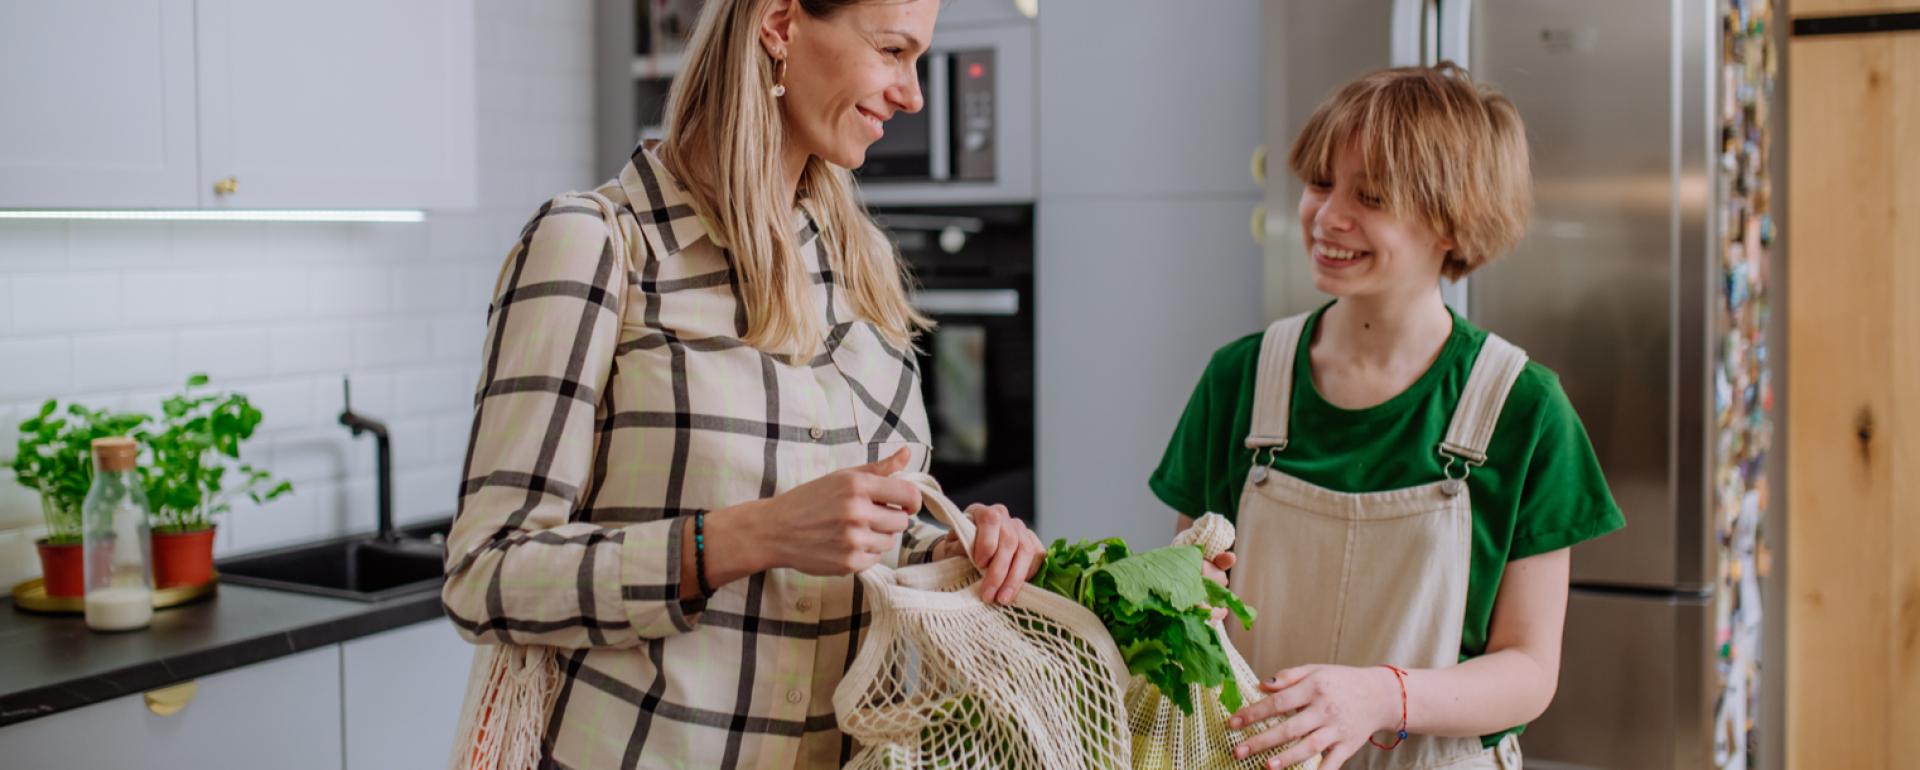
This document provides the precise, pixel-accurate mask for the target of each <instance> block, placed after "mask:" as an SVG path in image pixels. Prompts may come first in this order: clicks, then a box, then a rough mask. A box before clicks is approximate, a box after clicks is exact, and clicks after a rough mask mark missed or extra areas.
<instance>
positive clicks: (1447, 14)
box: [1438, 0, 1473, 69]
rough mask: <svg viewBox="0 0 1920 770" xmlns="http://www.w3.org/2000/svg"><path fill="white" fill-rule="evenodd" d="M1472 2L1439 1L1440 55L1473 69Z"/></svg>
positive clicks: (1471, 0)
mask: <svg viewBox="0 0 1920 770" xmlns="http://www.w3.org/2000/svg"><path fill="white" fill-rule="evenodd" d="M1472 36H1473V0H1440V55H1439V57H1438V59H1451V60H1453V63H1454V64H1458V65H1460V66H1461V67H1462V68H1463V69H1472V68H1473V57H1472V53H1473V50H1472Z"/></svg>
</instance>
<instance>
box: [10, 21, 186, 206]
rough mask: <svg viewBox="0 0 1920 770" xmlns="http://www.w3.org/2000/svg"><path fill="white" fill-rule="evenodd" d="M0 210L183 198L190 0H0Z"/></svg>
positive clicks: (164, 202) (169, 202)
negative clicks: (79, 0) (73, 0)
mask: <svg viewBox="0 0 1920 770" xmlns="http://www.w3.org/2000/svg"><path fill="white" fill-rule="evenodd" d="M0 105H3V106H0V208H14V209H19V208H72V207H88V208H110V207H112V208H120V207H125V208H192V207H193V206H194V205H195V203H196V201H197V193H196V188H198V187H199V184H198V182H197V175H198V173H199V170H198V167H197V165H196V163H195V158H194V132H193V123H194V101H193V0H90V1H89V2H85V3H68V2H59V3H46V2H4V3H0Z"/></svg>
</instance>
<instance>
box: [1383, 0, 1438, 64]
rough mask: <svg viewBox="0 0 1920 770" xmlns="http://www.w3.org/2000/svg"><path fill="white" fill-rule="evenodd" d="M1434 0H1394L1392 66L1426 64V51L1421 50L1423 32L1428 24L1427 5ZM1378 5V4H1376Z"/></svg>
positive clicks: (1390, 52) (1390, 60) (1390, 61)
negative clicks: (1426, 17)
mask: <svg viewBox="0 0 1920 770" xmlns="http://www.w3.org/2000/svg"><path fill="white" fill-rule="evenodd" d="M1433 1H1434V0H1393V24H1392V35H1393V48H1392V49H1391V50H1389V51H1388V56H1389V62H1388V64H1389V65H1390V66H1394V67H1412V66H1415V65H1420V64H1425V63H1426V57H1425V56H1423V55H1422V54H1424V53H1425V52H1424V51H1422V50H1420V49H1421V48H1422V47H1423V46H1422V45H1421V42H1422V38H1424V37H1426V36H1425V35H1423V34H1421V33H1422V32H1424V31H1425V30H1424V27H1425V26H1426V25H1425V24H1424V23H1423V22H1424V21H1425V18H1424V17H1425V16H1426V15H1427V14H1426V6H1427V5H1429V4H1431V3H1432V2H1433ZM1376 7H1377V6H1376ZM1376 18H1377V17H1376Z"/></svg>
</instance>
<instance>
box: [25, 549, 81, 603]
mask: <svg viewBox="0 0 1920 770" xmlns="http://www.w3.org/2000/svg"><path fill="white" fill-rule="evenodd" d="M33 547H34V548H36V549H39V551H40V575H41V578H42V579H43V580H44V581H45V582H46V586H47V596H50V597H54V598H63V597H69V596H84V595H86V593H87V570H86V559H85V558H84V557H83V556H82V555H81V551H80V544H79V543H71V544H68V545H54V544H52V543H49V542H47V539H46V538H44V537H43V538H40V539H39V540H35V541H33Z"/></svg>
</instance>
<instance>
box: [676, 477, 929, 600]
mask: <svg viewBox="0 0 1920 770" xmlns="http://www.w3.org/2000/svg"><path fill="white" fill-rule="evenodd" d="M908 458H909V454H908V451H907V450H906V449H904V448H903V449H901V450H900V451H898V452H895V453H894V454H893V456H892V457H888V458H886V459H884V460H880V461H879V462H872V463H868V464H866V465H860V466H856V467H853V468H847V469H845V470H839V471H834V472H833V473H829V474H827V475H825V476H821V477H820V478H817V479H814V480H813V481H809V482H807V483H805V484H802V485H800V486H798V487H794V488H793V489H790V490H787V491H786V492H783V493H781V494H779V495H775V496H773V497H770V498H767V499H765V500H757V501H754V502H752V503H748V504H746V505H742V506H735V507H733V508H727V509H722V510H720V511H715V512H713V513H711V514H708V516H707V519H708V524H707V529H708V534H707V543H708V545H707V549H708V551H709V552H710V555H715V556H717V555H719V554H720V553H723V552H725V551H727V550H729V547H730V546H733V547H737V548H739V549H740V550H743V551H747V552H751V553H757V554H758V555H759V557H760V558H758V559H756V560H755V564H754V566H756V567H758V568H759V569H753V570H749V571H748V574H751V573H752V572H759V571H764V570H767V569H772V568H775V567H787V568H791V569H796V570H799V571H801V572H804V573H807V574H809V575H825V576H837V575H851V574H853V573H856V572H859V571H861V570H864V569H866V568H868V567H871V566H873V565H874V563H876V562H878V561H880V558H881V557H882V556H884V555H885V554H886V553H887V552H888V551H891V550H893V549H894V547H896V546H897V545H898V544H899V540H900V533H901V532H905V531H906V530H907V525H909V524H911V523H912V522H913V512H915V511H919V510H920V488H919V487H917V486H914V484H913V482H910V481H902V480H900V479H894V478H888V477H889V476H892V475H893V474H895V473H898V472H900V471H901V470H903V469H905V468H906V467H907V462H908ZM772 511H777V512H778V517H777V518H776V517H774V516H771V515H768V512H772ZM716 517H722V518H723V519H727V520H723V521H721V522H715V521H714V519H715V518H716ZM716 523H718V524H720V526H717V527H716V526H715V524H716ZM741 536H750V538H749V539H747V541H746V542H744V543H739V544H738V545H735V543H736V542H737V540H736V538H739V537H741ZM710 577H711V576H710ZM715 585H719V583H715Z"/></svg>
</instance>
